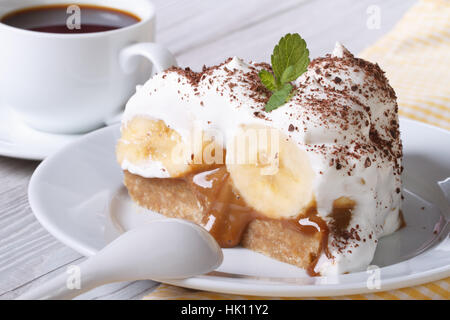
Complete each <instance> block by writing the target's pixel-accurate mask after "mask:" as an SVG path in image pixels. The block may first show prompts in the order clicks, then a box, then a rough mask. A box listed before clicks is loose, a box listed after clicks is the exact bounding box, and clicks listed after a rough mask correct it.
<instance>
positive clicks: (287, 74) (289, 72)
mask: <svg viewBox="0 0 450 320" xmlns="http://www.w3.org/2000/svg"><path fill="white" fill-rule="evenodd" d="M294 76H295V68H294V66H289V67H287V68H286V70H284V72H283V74H282V75H281V83H287V82H291V81H293V80H295V79H296V78H294ZM290 79H293V80H290Z"/></svg>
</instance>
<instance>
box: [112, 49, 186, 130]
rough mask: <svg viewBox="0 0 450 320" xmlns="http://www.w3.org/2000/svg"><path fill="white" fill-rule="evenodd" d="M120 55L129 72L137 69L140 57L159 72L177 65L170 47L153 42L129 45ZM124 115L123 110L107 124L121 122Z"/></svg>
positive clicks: (120, 61)
mask: <svg viewBox="0 0 450 320" xmlns="http://www.w3.org/2000/svg"><path fill="white" fill-rule="evenodd" d="M119 55H120V56H119V63H120V66H121V68H122V70H123V71H124V72H125V73H127V74H130V73H132V72H133V71H134V70H136V68H137V66H138V64H139V58H140V57H144V58H146V59H148V60H149V61H150V62H151V63H152V64H153V67H154V68H155V69H156V71H157V72H162V71H164V70H166V69H168V68H170V67H172V66H177V61H176V60H175V57H174V56H173V54H172V53H171V52H170V51H169V50H168V49H166V48H165V47H163V46H161V45H159V44H156V43H152V42H140V43H135V44H132V45H129V46H128V47H125V48H124V49H122V50H121V51H120V53H119ZM122 115H123V111H121V112H120V113H118V114H116V115H114V116H112V117H111V118H108V119H107V120H105V124H106V125H112V124H115V123H117V122H120V120H121V119H122Z"/></svg>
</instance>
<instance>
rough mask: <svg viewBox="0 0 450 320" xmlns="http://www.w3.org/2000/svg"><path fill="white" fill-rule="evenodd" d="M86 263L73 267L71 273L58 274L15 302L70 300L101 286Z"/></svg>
mask: <svg viewBox="0 0 450 320" xmlns="http://www.w3.org/2000/svg"><path fill="white" fill-rule="evenodd" d="M88 261H89V259H88V260H86V261H85V262H83V263H81V264H80V265H78V266H74V268H73V269H72V270H74V272H73V273H63V274H60V275H58V276H57V277H55V278H54V279H52V280H50V281H48V282H46V283H44V284H42V285H39V287H37V288H34V289H31V290H30V291H28V292H26V293H24V294H22V295H21V296H19V297H17V298H16V300H70V299H73V298H75V297H76V296H78V295H80V294H82V293H84V292H87V291H89V290H91V289H93V288H95V287H97V286H99V285H101V284H102V283H101V282H100V281H98V280H99V277H98V273H97V272H93V271H94V270H95V268H94V269H93V268H91V267H90V265H92V264H89V263H87V262H88ZM95 273H97V277H95V276H94V274H95Z"/></svg>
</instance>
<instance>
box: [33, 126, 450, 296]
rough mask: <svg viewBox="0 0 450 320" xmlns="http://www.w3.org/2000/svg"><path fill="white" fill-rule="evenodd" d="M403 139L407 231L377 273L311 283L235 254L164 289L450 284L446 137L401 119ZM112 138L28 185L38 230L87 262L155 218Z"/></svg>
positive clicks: (77, 150) (66, 152)
mask: <svg viewBox="0 0 450 320" xmlns="http://www.w3.org/2000/svg"><path fill="white" fill-rule="evenodd" d="M401 132H402V138H403V143H404V151H405V158H404V166H405V175H404V186H405V189H406V190H405V202H404V206H403V212H404V215H405V219H406V223H407V227H406V228H404V229H402V230H400V231H399V232H396V233H395V234H393V235H391V236H389V237H386V238H383V239H382V240H381V241H380V242H379V245H378V249H377V252H376V255H375V258H374V261H373V263H372V264H373V265H376V266H378V267H379V269H376V268H375V269H373V270H369V271H367V272H366V271H364V272H357V273H352V274H345V275H340V276H336V277H316V278H311V277H308V276H307V275H306V273H305V272H304V271H303V270H301V269H298V268H296V267H294V266H291V265H288V264H284V263H281V262H278V261H276V260H273V259H270V258H267V257H265V256H263V255H260V254H258V253H255V252H252V251H250V250H247V249H243V248H233V249H225V250H224V262H223V264H222V266H221V267H220V268H219V269H218V270H217V272H215V273H212V274H208V275H204V276H199V277H194V278H189V279H185V280H177V281H170V282H169V283H172V284H176V285H179V286H183V287H189V288H196V289H203V290H209V291H217V292H226V293H235V294H251V295H261V296H296V297H302V296H332V295H333V296H334V295H343V294H356V293H365V292H373V291H375V290H389V289H394V288H400V287H405V286H413V285H417V284H420V283H424V282H428V281H433V280H437V279H440V278H443V277H447V276H450V239H449V228H448V223H447V222H448V217H449V215H450V212H449V211H448V208H449V206H448V202H447V201H446V200H445V198H444V196H443V194H442V192H441V191H440V189H439V188H438V186H437V183H436V182H437V181H440V180H444V179H445V178H447V177H448V176H450V160H449V159H450V133H449V132H448V131H445V130H441V129H438V128H435V127H432V126H428V125H424V124H420V123H418V122H415V121H411V120H406V119H402V120H401ZM118 137H119V127H118V126H117V125H116V126H112V127H108V128H104V129H101V130H98V131H96V132H93V133H91V134H88V135H87V136H84V137H82V138H80V139H79V140H77V141H76V142H74V143H72V144H70V145H68V146H66V147H64V148H63V149H62V150H60V151H58V152H57V153H56V154H54V155H52V156H50V157H49V158H47V159H46V160H45V161H44V162H42V164H41V165H40V166H39V167H38V169H37V170H36V172H35V173H34V175H33V177H32V179H31V182H30V185H29V200H30V204H31V207H32V209H33V212H34V213H35V215H36V217H37V218H38V220H39V221H40V222H41V224H42V225H43V226H44V227H45V228H46V229H47V230H48V231H49V232H50V233H51V234H53V235H54V236H55V237H56V238H58V239H59V240H61V241H62V242H63V243H65V244H66V245H68V246H69V247H72V248H73V249H75V250H77V251H78V252H80V253H82V254H84V255H92V254H95V253H96V252H97V251H98V250H100V249H101V248H103V247H104V246H105V245H106V244H107V243H108V242H110V241H111V240H112V239H114V238H115V237H117V236H118V235H119V234H120V233H121V232H123V231H124V230H127V229H130V228H133V226H135V225H139V224H142V223H145V222H146V221H150V220H152V219H159V218H161V216H160V215H158V214H156V213H152V212H149V211H147V210H144V209H141V208H138V207H137V206H136V205H134V204H133V203H132V202H131V201H130V199H129V197H128V194H127V192H126V190H125V188H124V187H123V186H122V173H121V169H120V167H119V166H118V165H117V163H116V160H115V154H114V149H115V143H116V140H117V139H118ZM163 240H164V239H162V241H163ZM377 279H380V282H377ZM368 283H369V286H368ZM378 283H379V284H380V285H381V286H380V287H379V288H378V289H377V288H375V289H374V288H373V287H374V286H376V285H377V284H378Z"/></svg>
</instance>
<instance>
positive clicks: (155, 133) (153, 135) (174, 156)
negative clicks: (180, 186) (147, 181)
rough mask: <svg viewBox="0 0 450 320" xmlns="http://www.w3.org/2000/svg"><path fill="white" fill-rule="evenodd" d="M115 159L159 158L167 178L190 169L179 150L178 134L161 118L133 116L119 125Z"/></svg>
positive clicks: (156, 159)
mask: <svg viewBox="0 0 450 320" xmlns="http://www.w3.org/2000/svg"><path fill="white" fill-rule="evenodd" d="M116 155H117V160H118V161H119V163H122V162H123V161H124V160H125V159H126V160H127V161H129V162H131V163H133V164H135V165H139V164H142V163H145V162H147V161H149V160H151V161H159V162H160V163H161V164H162V166H163V167H164V168H165V169H166V170H167V171H168V172H169V174H170V176H171V177H179V176H182V175H184V174H186V173H187V172H189V171H190V170H191V165H190V164H189V159H186V155H185V154H184V153H183V143H182V140H181V136H180V135H179V134H178V133H177V132H176V131H174V130H172V129H170V128H168V127H167V126H166V125H165V123H164V121H161V120H152V119H148V118H145V117H134V118H133V119H132V120H130V121H129V122H128V123H127V124H126V125H125V126H123V127H122V137H121V138H120V140H119V142H118V144H117V148H116Z"/></svg>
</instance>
